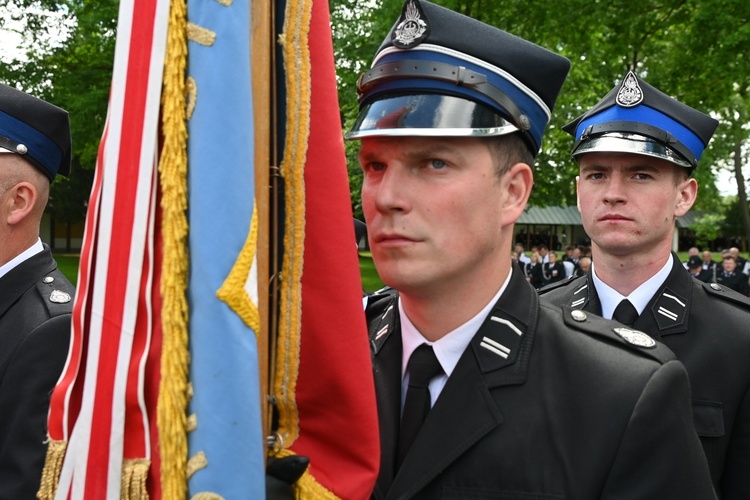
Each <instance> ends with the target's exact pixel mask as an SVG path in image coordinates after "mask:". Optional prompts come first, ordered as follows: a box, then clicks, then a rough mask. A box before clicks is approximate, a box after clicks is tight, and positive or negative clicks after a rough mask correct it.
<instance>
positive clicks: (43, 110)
mask: <svg viewBox="0 0 750 500" xmlns="http://www.w3.org/2000/svg"><path fill="white" fill-rule="evenodd" d="M71 148H72V146H71V139H70V121H69V119H68V112H67V111H65V110H64V109H60V108H58V107H57V106H55V105H53V104H50V103H48V102H46V101H43V100H41V99H38V98H36V97H34V96H31V95H29V94H27V93H25V92H21V91H20V90H17V89H15V88H13V87H9V86H7V85H3V84H0V150H4V151H8V152H10V153H16V154H19V155H22V156H23V157H24V158H25V159H26V160H28V161H29V162H30V163H31V164H32V165H34V166H35V167H37V168H38V169H39V170H41V171H42V172H43V173H44V174H45V175H46V176H47V177H48V178H49V179H50V181H52V180H54V178H55V176H56V175H57V174H61V175H64V176H66V177H67V176H68V175H70V157H71Z"/></svg>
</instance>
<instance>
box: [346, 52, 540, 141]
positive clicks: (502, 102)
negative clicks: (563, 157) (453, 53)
mask: <svg viewBox="0 0 750 500" xmlns="http://www.w3.org/2000/svg"><path fill="white" fill-rule="evenodd" d="M401 78H425V79H431V80H440V81H444V82H449V83H454V84H456V85H458V86H460V87H469V88H471V89H472V90H475V91H476V92H479V93H480V94H482V95H484V96H485V97H488V98H489V99H491V100H492V101H493V102H494V103H495V104H497V105H498V106H500V108H502V109H504V110H505V111H506V112H507V113H508V115H509V117H510V118H511V121H512V122H513V124H514V125H515V126H516V127H517V128H518V129H519V130H523V131H526V130H529V129H530V128H531V122H530V120H529V117H528V116H526V115H525V114H523V113H522V112H521V110H520V109H518V106H516V103H515V102H513V100H512V99H511V98H510V97H508V95H507V94H506V93H505V92H503V91H502V90H500V89H499V88H497V87H496V86H494V85H493V84H491V83H489V82H488V81H487V76H486V75H483V74H482V73H478V72H476V71H473V70H471V69H469V68H466V67H464V66H455V65H453V64H445V63H440V62H435V61H421V60H404V61H394V62H386V63H381V64H377V65H375V66H373V67H372V68H371V69H370V70H369V71H366V72H365V73H362V75H361V76H360V77H359V81H358V82H357V92H358V94H359V96H360V100H361V98H362V96H363V95H364V94H365V93H366V92H367V91H368V90H370V89H371V88H373V87H374V86H375V85H378V84H380V83H383V82H387V81H390V80H396V79H401Z"/></svg>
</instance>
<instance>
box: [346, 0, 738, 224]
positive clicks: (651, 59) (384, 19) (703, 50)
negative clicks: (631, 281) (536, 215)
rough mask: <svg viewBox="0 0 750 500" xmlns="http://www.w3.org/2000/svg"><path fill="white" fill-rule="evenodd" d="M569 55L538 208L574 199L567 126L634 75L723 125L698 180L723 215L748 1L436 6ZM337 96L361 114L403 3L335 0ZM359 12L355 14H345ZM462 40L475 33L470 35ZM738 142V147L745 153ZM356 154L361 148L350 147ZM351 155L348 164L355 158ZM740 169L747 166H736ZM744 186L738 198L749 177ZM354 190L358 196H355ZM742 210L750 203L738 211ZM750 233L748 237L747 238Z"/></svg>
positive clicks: (466, 1)
mask: <svg viewBox="0 0 750 500" xmlns="http://www.w3.org/2000/svg"><path fill="white" fill-rule="evenodd" d="M434 1H435V3H438V4H440V5H443V6H445V7H448V8H451V9H454V10H457V11H459V12H462V13H464V14H467V15H470V16H472V17H475V18H477V19H480V20H481V21H484V22H486V23H488V24H492V25H494V26H497V27H499V28H501V29H504V30H505V31H508V32H510V33H513V34H515V35H518V36H520V37H523V38H525V39H527V40H530V41H533V42H535V43H537V44H539V45H542V46H544V47H547V48H549V49H550V50H553V51H555V52H558V53H560V54H562V55H565V56H566V57H568V58H569V59H570V60H571V62H572V67H571V71H570V75H569V77H568V79H567V80H566V82H565V85H564V86H563V89H562V92H561V94H560V96H559V98H558V101H557V104H556V107H555V110H554V112H553V117H552V120H551V122H550V125H549V128H548V130H547V133H546V135H545V139H544V144H543V145H542V151H541V153H540V154H539V156H538V157H537V161H536V176H535V177H536V178H535V184H534V190H533V193H532V198H531V204H534V205H537V206H544V205H570V204H573V203H575V184H574V178H575V175H576V173H577V166H576V164H575V162H573V161H571V160H570V158H569V153H570V150H571V147H572V139H571V137H570V136H569V135H568V134H566V133H565V132H563V131H562V129H561V127H562V126H563V125H564V124H565V123H568V122H569V121H570V120H572V119H574V118H575V117H576V116H578V115H579V114H580V113H582V112H583V111H585V110H586V109H588V108H589V107H591V106H593V105H594V104H595V103H596V102H598V101H599V99H601V98H602V97H603V96H604V95H605V94H606V93H607V92H608V91H609V90H611V89H612V88H613V87H614V86H615V84H617V83H618V82H619V78H621V77H622V76H623V75H624V74H625V73H626V72H627V71H628V70H629V69H634V70H635V71H636V72H637V73H638V74H639V75H640V76H642V77H644V78H645V79H646V80H648V82H649V83H651V84H652V85H654V86H656V87H658V88H661V89H663V90H664V91H665V92H667V93H669V94H670V95H672V96H674V97H676V98H678V99H680V100H681V101H683V102H685V103H687V104H689V105H691V106H693V107H695V108H697V109H700V110H702V111H704V112H710V113H712V114H714V115H715V116H716V117H717V118H719V119H720V120H721V125H720V127H719V129H718V130H717V133H716V135H715V136H714V140H713V141H712V143H711V145H710V147H709V148H708V149H707V150H706V152H705V154H704V158H703V159H702V160H701V162H700V167H699V168H698V169H697V170H696V172H695V174H694V175H695V176H696V178H697V179H698V181H699V184H700V186H701V189H700V195H699V198H698V202H697V204H696V207H695V208H696V209H700V210H704V211H708V210H720V209H721V201H720V197H719V193H718V191H717V189H716V181H715V174H716V172H718V171H719V170H721V169H729V170H731V171H735V172H736V171H737V170H738V167H741V166H742V165H744V163H745V161H744V160H745V159H744V158H739V159H738V160H737V161H735V156H736V155H735V151H740V152H744V151H745V149H746V148H745V147H744V145H745V144H746V142H747V136H748V133H749V132H748V127H747V125H746V124H747V123H748V122H750V116H748V111H749V110H748V108H749V102H750V101H749V100H748V98H749V96H748V90H749V88H750V66H749V65H748V64H749V61H748V56H747V50H746V48H747V47H748V46H750V23H748V17H750V2H747V1H746V0H700V1H698V0H642V1H638V2H633V1H632V0H607V1H603V0H593V1H590V2H581V1H580V0H559V1H557V2H548V1H545V0H504V1H503V2H497V1H494V0H434ZM331 4H332V6H333V10H332V16H333V27H334V38H335V39H334V45H335V50H336V57H337V62H338V68H339V78H340V80H341V81H340V83H341V86H340V92H341V93H340V100H341V102H342V104H343V112H344V115H345V123H346V124H347V125H348V124H351V121H352V120H353V118H354V116H356V100H355V99H356V92H355V91H354V89H355V87H356V80H357V78H358V76H359V73H360V72H361V70H362V68H363V67H366V66H367V65H368V64H369V62H370V61H371V59H372V56H373V54H374V53H375V51H376V49H377V47H378V45H379V43H380V42H381V41H382V39H383V37H384V36H385V34H386V33H387V32H388V30H389V29H390V26H391V24H392V23H393V22H394V21H395V19H396V18H397V16H398V13H399V12H400V9H401V5H402V2H401V1H400V0H388V1H383V2H377V3H369V4H368V3H364V2H356V1H354V0H331ZM348 16H353V17H348ZM465 36H469V37H470V36H471V33H466V34H465ZM738 145H739V149H738ZM350 147H351V148H352V149H356V147H355V146H350ZM355 158H356V156H355V155H354V154H350V161H351V160H352V159H355ZM739 172H740V173H741V168H739ZM739 180H740V186H739V187H740V190H739V191H740V194H739V197H740V200H742V199H743V198H744V199H745V200H746V197H744V190H745V186H744V181H743V180H742V179H739ZM357 196H358V194H357V193H354V192H353V193H352V197H353V199H356V197H357ZM740 210H741V211H742V212H741V213H744V214H746V213H747V206H746V205H745V206H744V207H743V206H742V205H740ZM748 237H750V235H748Z"/></svg>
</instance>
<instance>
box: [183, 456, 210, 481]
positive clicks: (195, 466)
mask: <svg viewBox="0 0 750 500" xmlns="http://www.w3.org/2000/svg"><path fill="white" fill-rule="evenodd" d="M206 467H208V459H207V458H206V454H205V453H204V452H202V451H199V452H198V453H196V454H195V455H193V456H192V457H190V460H188V462H187V469H185V477H186V478H187V479H190V478H191V477H193V474H195V473H196V472H198V471H199V470H201V469H205V468H206Z"/></svg>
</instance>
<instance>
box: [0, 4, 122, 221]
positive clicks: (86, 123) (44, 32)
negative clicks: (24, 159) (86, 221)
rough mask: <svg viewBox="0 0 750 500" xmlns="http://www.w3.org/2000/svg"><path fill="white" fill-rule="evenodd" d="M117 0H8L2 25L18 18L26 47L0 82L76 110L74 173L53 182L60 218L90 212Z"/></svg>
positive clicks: (54, 209)
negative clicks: (89, 205)
mask: <svg viewBox="0 0 750 500" xmlns="http://www.w3.org/2000/svg"><path fill="white" fill-rule="evenodd" d="M118 5H119V2H118V1H117V0H14V1H13V2H12V3H9V4H8V5H6V7H5V9H6V10H5V12H6V13H8V16H5V19H6V23H5V24H4V25H5V26H11V25H13V26H17V25H18V24H17V23H13V22H12V20H13V19H15V20H16V21H18V22H20V26H21V29H22V30H23V33H22V37H23V41H22V43H21V48H22V49H23V48H25V50H23V51H22V52H21V53H17V54H16V55H15V57H14V58H13V59H12V60H10V61H8V62H7V63H6V64H2V65H0V81H2V82H3V83H6V84H9V85H14V86H16V87H18V88H21V89H23V90H26V91H28V92H31V93H33V94H34V95H36V96H38V97H40V98H42V99H45V100H48V101H49V102H52V103H54V104H56V105H57V106H60V107H61V108H64V109H66V110H68V112H69V113H70V125H71V134H72V137H73V169H72V172H71V178H70V179H65V178H58V179H57V180H56V181H55V183H54V184H53V186H52V190H51V200H50V205H49V207H48V211H49V212H51V213H52V215H53V216H54V217H55V219H56V221H58V222H77V221H80V220H82V219H83V217H84V216H85V213H86V212H85V211H86V202H87V200H88V196H89V192H90V190H91V181H92V179H93V175H92V172H93V169H94V166H95V164H96V155H97V151H98V147H99V141H100V139H101V135H102V130H103V129H104V121H105V119H106V115H107V99H108V96H109V87H110V81H111V79H112V64H113V59H114V44H115V33H116V23H117V9H118ZM0 9H2V7H0ZM0 12H2V10H0ZM19 12H23V14H22V15H21V14H19ZM52 14H55V15H52ZM1 17H3V16H0V18H1ZM6 29H7V28H6ZM15 29H18V28H15Z"/></svg>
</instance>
